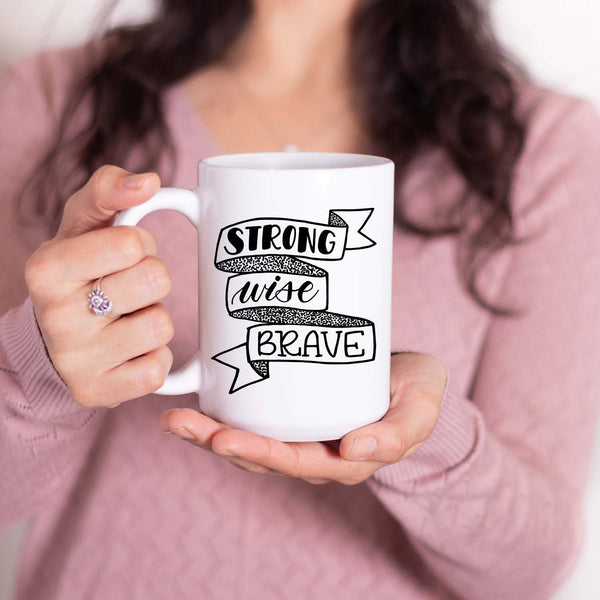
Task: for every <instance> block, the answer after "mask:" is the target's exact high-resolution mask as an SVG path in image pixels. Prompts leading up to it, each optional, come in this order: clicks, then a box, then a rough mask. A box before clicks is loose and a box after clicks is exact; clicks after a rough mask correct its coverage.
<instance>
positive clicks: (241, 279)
mask: <svg viewBox="0 0 600 600" xmlns="http://www.w3.org/2000/svg"><path fill="white" fill-rule="evenodd" d="M373 210H374V209H372V208H366V209H350V210H346V209H343V210H331V211H330V212H329V221H328V223H327V224H324V223H313V222H309V221H300V220H295V219H282V218H259V219H249V220H247V221H242V222H240V223H234V224H233V225H230V226H228V227H225V228H223V229H222V230H221V232H220V233H219V237H218V240H217V248H216V252H215V266H216V268H217V269H219V270H221V271H224V272H226V273H234V274H233V275H231V276H230V277H229V278H228V280H227V286H226V290H225V304H226V308H227V311H228V313H229V315H230V316H231V317H232V318H235V319H246V320H249V321H254V322H257V323H258V324H257V325H253V326H250V327H248V328H247V331H246V341H245V343H243V344H240V345H238V346H235V347H234V348H230V349H229V350H225V351H223V352H220V353H219V354H216V355H215V356H213V357H212V358H213V360H215V361H216V362H218V363H220V364H223V365H226V366H228V367H230V368H233V369H234V370H235V372H236V373H235V376H234V379H233V383H232V385H231V388H230V390H229V393H230V394H233V393H234V392H236V391H238V390H240V389H242V388H244V387H246V386H248V385H252V384H254V383H258V382H259V381H263V380H264V379H267V378H268V377H269V364H270V363H272V362H309V363H319V364H327V365H340V364H353V363H362V362H369V361H372V360H374V359H375V356H376V341H375V324H374V323H373V322H372V321H369V320H368V319H363V318H361V317H352V316H348V315H342V314H339V313H334V312H329V298H328V294H329V291H328V290H329V274H328V272H327V271H326V270H325V269H323V268H321V267H318V266H316V265H313V264H312V263H309V262H306V259H308V260H321V261H328V260H342V259H343V258H344V255H345V252H346V250H361V249H367V248H370V247H372V246H374V245H375V244H376V243H375V241H373V240H372V239H371V238H369V237H368V236H367V235H365V234H364V233H363V231H362V229H363V227H364V226H365V225H366V223H367V222H368V220H369V219H370V217H371V215H372V214H373ZM301 259H304V260H301Z"/></svg>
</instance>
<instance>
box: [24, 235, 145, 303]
mask: <svg viewBox="0 0 600 600" xmlns="http://www.w3.org/2000/svg"><path fill="white" fill-rule="evenodd" d="M156 253H157V247H156V240H155V238H154V236H153V235H152V234H151V233H150V232H149V231H147V230H146V229H144V228H143V227H109V228H107V229H101V230H98V231H92V232H89V233H86V234H83V235H81V236H80V237H77V238H71V239H66V240H57V239H54V240H51V241H49V242H46V243H44V244H42V245H41V246H40V247H39V248H38V250H36V252H35V253H34V254H33V255H32V256H31V257H30V259H29V260H28V261H27V265H26V267H25V279H26V281H27V285H28V288H29V291H30V292H31V293H32V295H33V296H34V297H35V299H36V301H37V302H38V303H44V302H55V301H61V300H64V299H65V298H67V297H69V296H70V295H72V294H73V292H77V291H78V290H80V289H82V287H83V286H85V285H87V284H88V282H90V281H93V280H95V279H97V278H99V277H102V276H104V275H108V274H109V273H114V272H115V271H121V270H123V269H127V268H129V267H132V266H134V265H136V264H137V263H139V262H140V261H142V260H143V259H144V258H146V257H147V256H154V255H156Z"/></svg>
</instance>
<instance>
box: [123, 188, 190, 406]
mask: <svg viewBox="0 0 600 600" xmlns="http://www.w3.org/2000/svg"><path fill="white" fill-rule="evenodd" d="M161 209H169V210H176V211H177V212H180V213H181V214H182V215H185V216H186V217H187V218H188V220H189V221H190V223H191V224H192V225H194V227H196V229H198V227H199V225H200V198H199V197H198V194H197V193H196V192H194V191H192V190H186V189H182V188H160V190H158V192H156V194H154V196H152V198H150V199H149V200H147V201H146V202H144V203H143V204H139V205H138V206H133V207H131V208H127V209H125V210H122V211H121V212H119V214H118V215H117V217H116V219H115V222H114V223H113V225H137V224H138V223H139V222H140V221H141V220H142V218H143V217H145V216H146V215H149V214H150V213H152V212H154V211H155V210H161ZM200 382H201V369H200V355H199V353H196V354H195V355H194V357H193V358H192V359H191V360H190V361H189V362H188V363H187V364H186V365H185V366H184V367H182V368H181V369H180V370H179V371H176V372H175V373H169V374H168V375H167V378H166V379H165V382H164V383H163V385H162V386H161V387H160V388H159V389H158V390H156V392H154V393H155V394H163V395H166V396H170V395H178V394H188V393H190V392H196V393H198V392H199V390H200Z"/></svg>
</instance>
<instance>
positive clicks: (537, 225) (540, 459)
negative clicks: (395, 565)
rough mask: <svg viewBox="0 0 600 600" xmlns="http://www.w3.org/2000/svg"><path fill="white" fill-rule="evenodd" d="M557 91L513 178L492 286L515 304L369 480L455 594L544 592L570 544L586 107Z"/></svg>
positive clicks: (596, 324)
mask: <svg viewBox="0 0 600 600" xmlns="http://www.w3.org/2000/svg"><path fill="white" fill-rule="evenodd" d="M561 102H563V103H565V101H564V99H563V100H561ZM559 103H560V102H559ZM565 104H568V105H569V106H563V108H565V110H564V111H562V112H561V111H560V110H559V111H557V115H556V117H557V118H555V119H554V121H553V122H552V123H551V126H550V127H545V129H544V134H543V135H537V136H536V137H537V142H536V143H535V145H534V146H535V147H534V148H533V149H530V150H529V151H528V152H526V156H527V158H526V159H524V163H523V166H522V168H521V170H520V175H519V178H518V186H517V190H516V194H515V198H517V202H518V203H519V206H517V211H518V218H519V221H520V222H519V228H520V230H521V233H524V234H525V236H526V237H527V241H526V242H524V243H521V244H519V245H517V246H514V247H513V248H512V250H511V252H512V258H511V263H510V265H509V267H508V269H507V272H506V274H505V278H504V281H503V284H502V289H501V292H500V294H499V297H498V298H497V300H498V302H499V304H500V305H502V306H506V305H509V306H512V307H515V308H517V309H518V310H520V313H519V315H518V316H517V317H497V318H494V319H493V320H492V323H491V325H490V327H489V330H488V332H487V335H486V339H485V341H484V344H483V348H482V349H481V354H480V356H479V357H478V368H477V371H476V375H475V378H474V381H473V382H472V385H471V391H470V393H469V396H470V397H469V398H466V397H462V396H461V395H460V394H458V393H456V392H455V391H454V390H453V386H452V377H451V374H450V381H449V384H448V386H447V389H446V393H445V396H444V398H443V402H442V407H441V414H440V418H439V420H438V423H437V425H436V428H435V429H434V432H433V434H432V435H431V436H430V438H429V439H428V441H427V442H426V443H425V445H424V446H423V447H422V448H421V449H420V450H419V451H418V452H416V453H415V454H414V455H413V456H412V457H410V458H409V459H407V460H405V461H401V462H399V463H396V464H394V465H390V466H387V467H384V468H382V469H380V470H379V471H378V472H377V473H376V474H375V475H374V476H373V477H372V478H371V479H370V480H369V485H370V487H371V489H372V490H373V491H374V493H375V494H376V495H377V496H378V498H379V499H380V500H381V501H382V503H383V504H384V505H385V506H386V507H387V509H388V510H389V511H390V512H391V513H392V514H393V515H394V516H395V517H396V518H397V519H398V520H399V522H400V523H401V524H402V526H403V527H404V529H405V530H406V532H407V534H408V535H409V536H410V538H411V540H412V542H413V544H414V547H415V548H416V549H417V551H418V552H419V554H420V555H421V557H422V558H423V559H424V561H425V562H426V563H427V564H428V566H429V567H430V568H431V570H432V571H433V572H434V573H435V574H436V576H437V577H438V578H439V579H440V580H441V581H442V582H443V583H444V584H445V585H446V586H447V587H448V588H449V589H450V590H452V592H454V593H456V594H457V595H458V596H459V597H460V598H465V599H467V600H468V599H473V600H478V599H481V598H486V600H495V599H498V600H500V599H503V600H504V599H506V598H519V600H529V599H540V598H547V597H549V596H550V595H551V594H552V592H553V591H554V590H555V589H556V588H557V587H558V586H559V585H560V584H561V583H562V582H563V580H564V579H565V577H566V576H567V574H568V573H569V571H570V569H571V568H572V566H573V564H574V561H575V560H576V558H577V555H578V552H579V547H580V544H581V537H582V533H583V527H582V523H581V501H582V496H583V493H584V489H585V482H586V477H587V471H588V467H589V462H590V458H591V454H592V452H591V451H592V446H593V442H594V435H595V430H596V419H597V409H598V404H599V393H600V380H599V379H598V375H597V371H596V369H597V367H598V365H599V364H600V344H599V343H598V332H600V235H599V231H600V202H599V199H598V193H599V192H600V119H599V118H598V115H597V114H596V112H595V110H594V109H593V107H591V105H589V104H587V103H584V102H576V103H573V101H571V100H569V101H568V102H566V103H565ZM558 113H560V114H558ZM456 343H457V344H460V343H461V342H460V339H456Z"/></svg>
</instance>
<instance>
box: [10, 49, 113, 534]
mask: <svg viewBox="0 0 600 600" xmlns="http://www.w3.org/2000/svg"><path fill="white" fill-rule="evenodd" d="M58 58H59V57H57V56H55V57H52V58H51V59H49V62H48V61H46V62H45V63H44V64H45V65H46V66H47V67H53V66H54V68H56V66H57V65H58V64H61V65H63V64H64V63H63V61H62V60H58ZM40 66H41V63H40V61H39V59H36V58H32V59H27V60H25V61H23V62H21V63H19V64H17V65H14V66H10V67H7V68H5V69H4V70H3V71H2V72H1V73H0V190H1V192H0V203H1V208H2V210H1V212H0V273H2V279H1V282H0V529H2V528H4V527H5V526H7V525H9V524H11V523H13V522H15V521H17V520H18V519H20V518H23V517H25V516H29V515H31V514H33V513H34V512H35V511H36V510H37V509H38V508H41V507H42V506H43V505H44V503H45V502H46V501H48V499H49V498H50V497H51V495H52V494H53V493H54V492H55V491H56V490H58V489H60V486H61V484H62V483H63V482H64V480H65V478H66V477H68V476H69V475H70V474H72V471H73V470H74V469H77V468H79V467H80V466H81V464H82V463H83V460H84V458H85V456H86V454H87V452H88V450H89V449H90V447H91V445H92V443H93V441H94V438H95V434H96V433H97V431H98V429H99V426H100V423H101V420H102V419H101V416H102V414H103V411H102V410H94V409H84V408H82V407H80V406H79V405H78V404H77V403H76V402H75V401H74V399H73V397H72V396H71V394H70V393H69V390H68V388H67V386H66V385H65V384H64V382H63V381H62V379H61V378H60V376H59V375H58V373H57V372H56V371H55V370H54V367H53V365H52V362H51V361H50V359H49V357H48V355H47V352H46V348H45V345H44V342H43V340H42V337H41V334H40V331H39V329H38V326H37V322H36V319H35V315H34V312H33V308H32V305H31V300H30V299H29V298H28V296H27V289H26V286H25V281H24V277H23V271H24V265H25V261H26V260H27V258H28V256H29V255H30V254H31V252H32V251H33V250H34V249H35V248H36V247H37V246H38V245H39V244H40V243H41V242H42V241H43V240H44V239H45V237H47V235H48V234H47V232H45V227H43V225H41V224H39V223H37V224H35V222H34V221H32V222H30V220H29V219H28V218H27V217H28V215H27V214H23V212H24V211H25V212H26V208H25V205H21V206H19V202H20V200H21V199H22V194H23V189H24V187H25V185H26V182H27V180H28V178H29V177H30V175H31V172H32V169H33V167H34V166H35V164H36V162H37V161H38V160H39V159H40V157H41V155H42V153H43V151H44V149H46V148H48V143H49V140H50V139H51V133H52V128H51V123H52V121H53V114H52V108H51V106H50V105H49V104H48V102H47V100H46V96H45V95H44V93H43V91H42V90H43V85H42V79H41V72H40ZM63 68H64V67H63ZM46 73H47V74H48V75H52V70H50V71H49V72H48V71H46ZM53 80H54V82H55V83H56V81H57V79H56V78H55V77H53Z"/></svg>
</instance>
